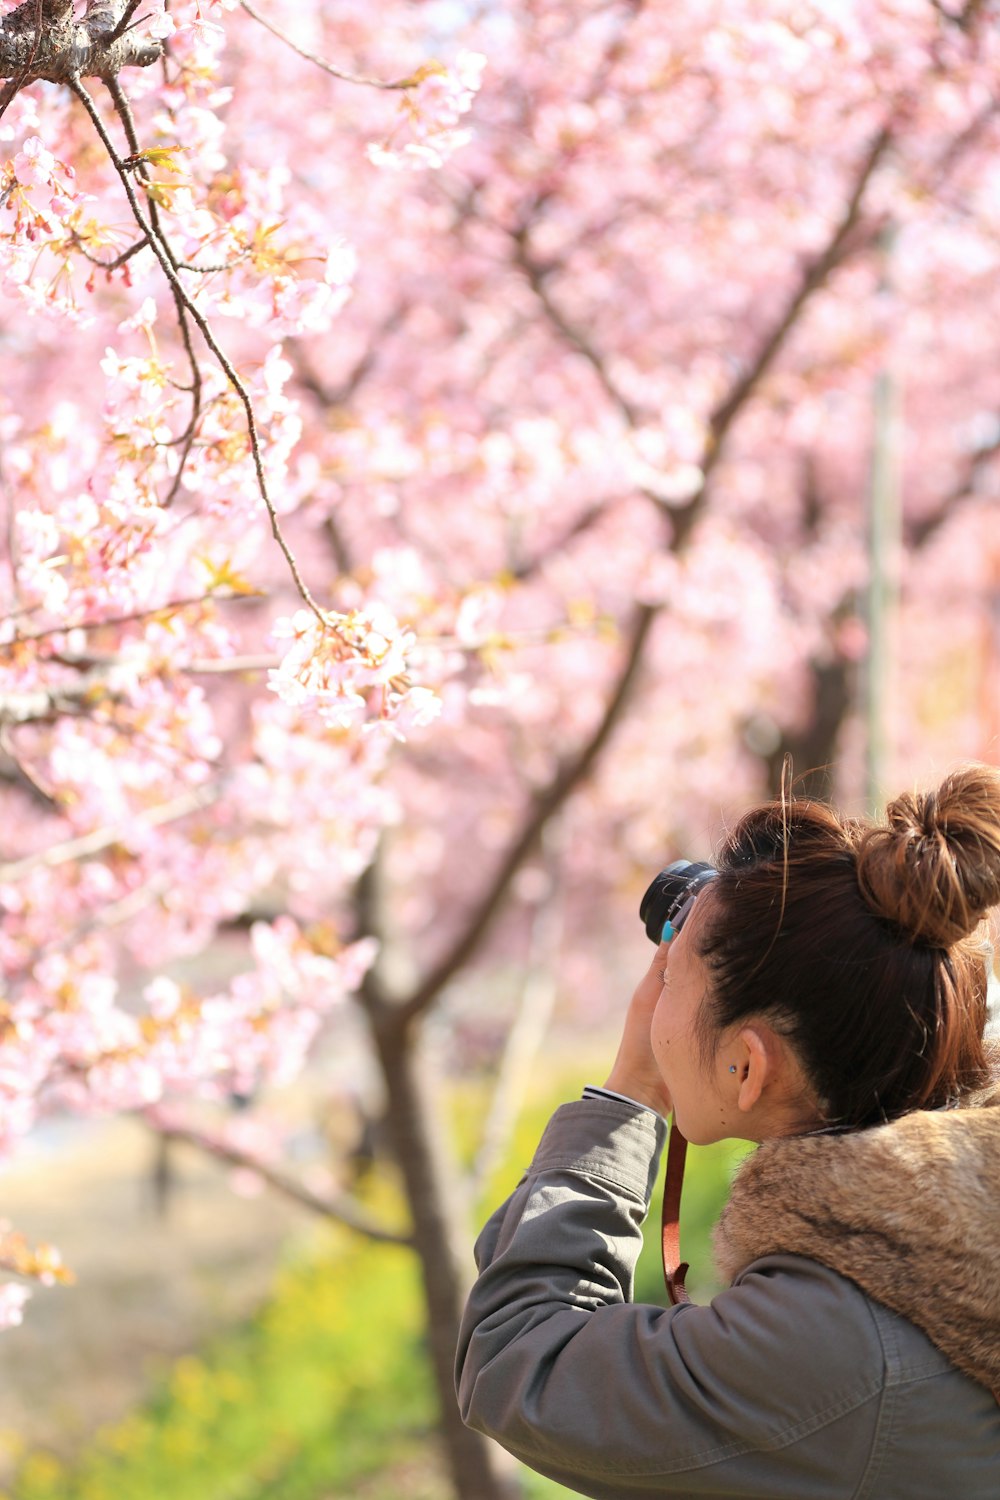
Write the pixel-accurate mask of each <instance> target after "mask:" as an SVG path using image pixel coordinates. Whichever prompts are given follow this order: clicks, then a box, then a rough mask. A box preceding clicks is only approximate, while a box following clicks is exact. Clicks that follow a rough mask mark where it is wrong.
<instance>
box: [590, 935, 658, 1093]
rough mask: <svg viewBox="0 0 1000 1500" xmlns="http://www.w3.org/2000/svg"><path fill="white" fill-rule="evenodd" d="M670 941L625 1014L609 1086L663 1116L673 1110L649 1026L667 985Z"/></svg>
mask: <svg viewBox="0 0 1000 1500" xmlns="http://www.w3.org/2000/svg"><path fill="white" fill-rule="evenodd" d="M669 952H670V944H669V943H661V944H660V946H659V947H658V948H657V950H656V952H655V954H654V955H653V962H652V963H651V964H650V966H649V968H648V970H647V971H646V973H645V974H644V975H643V977H642V978H641V979H640V981H639V983H638V985H637V986H636V990H635V994H634V995H633V996H632V999H631V1002H630V1004H629V1008H628V1013H627V1015H626V1017H625V1030H624V1031H623V1032H622V1039H621V1043H620V1045H619V1048H618V1056H617V1057H616V1058H615V1064H614V1067H613V1068H612V1069H611V1072H610V1074H609V1076H608V1079H607V1082H606V1083H605V1088H609V1089H613V1090H614V1091H615V1093H616V1094H626V1095H627V1096H628V1098H630V1099H635V1100H636V1102H637V1103H638V1104H648V1105H649V1106H650V1108H651V1109H655V1110H657V1111H658V1112H659V1113H660V1114H661V1115H668V1114H669V1113H670V1108H671V1105H670V1095H669V1094H668V1093H667V1089H666V1085H665V1084H664V1082H663V1079H662V1078H661V1077H660V1070H659V1068H658V1067H657V1066H656V1061H655V1059H654V1057H653V1049H652V1047H651V1045H650V1041H649V1028H650V1023H651V1022H652V1019H653V1012H654V1010H655V1009H656V1002H657V1001H658V1000H659V998H660V991H661V990H662V988H663V971H664V969H665V968H666V965H667V955H668V954H669Z"/></svg>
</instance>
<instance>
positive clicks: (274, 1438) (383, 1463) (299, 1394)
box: [0, 1094, 734, 1500]
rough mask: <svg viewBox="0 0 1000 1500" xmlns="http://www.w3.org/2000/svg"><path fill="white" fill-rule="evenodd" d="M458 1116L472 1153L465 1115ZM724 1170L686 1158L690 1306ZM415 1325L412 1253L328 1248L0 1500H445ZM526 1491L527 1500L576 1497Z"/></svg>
mask: <svg viewBox="0 0 1000 1500" xmlns="http://www.w3.org/2000/svg"><path fill="white" fill-rule="evenodd" d="M559 1097H566V1095H565V1094H562V1095H559V1096H557V1097H556V1100H553V1099H552V1098H551V1097H550V1098H547V1099H545V1100H544V1101H542V1102H540V1103H538V1104H537V1105H535V1106H534V1107H532V1108H531V1109H530V1110H528V1111H526V1113H525V1117H524V1118H523V1119H522V1120H521V1122H520V1123H519V1125H518V1127H517V1131H516V1134H515V1139H514V1141H513V1142H512V1145H511V1150H510V1153H509V1160H508V1164H507V1165H506V1167H505V1168H504V1169H503V1170H502V1171H501V1172H499V1173H498V1174H497V1175H496V1179H495V1181H494V1182H493V1183H491V1185H490V1188H489V1191H488V1194H487V1197H488V1200H489V1206H492V1205H493V1204H494V1203H496V1202H497V1201H498V1200H499V1199H500V1197H502V1196H503V1195H504V1194H505V1193H507V1192H509V1191H510V1190H511V1188H512V1187H513V1186H514V1184H515V1183H516V1181H517V1179H518V1176H519V1175H520V1172H521V1170H522V1169H523V1166H524V1165H525V1164H526V1163H527V1161H528V1160H529V1159H530V1157H531V1154H532V1152H533V1150H534V1146H535V1143H536V1141H537V1139H538V1135H539V1133H540V1131H541V1127H542V1125H543V1124H544V1121H545V1118H546V1116H547V1114H548V1112H549V1107H550V1105H551V1104H552V1103H553V1102H557V1100H558V1098H559ZM456 1109H457V1113H458V1117H459V1120H460V1121H461V1122H462V1123H460V1124H459V1126H458V1133H459V1136H460V1138H464V1139H466V1140H468V1139H469V1138H470V1136H471V1126H470V1124H469V1121H470V1118H471V1115H472V1113H473V1109H474V1106H473V1105H472V1104H471V1103H470V1102H469V1101H468V1100H467V1099H466V1100H462V1099H459V1100H458V1101H457V1103H456ZM733 1160H734V1154H733V1151H732V1150H731V1149H728V1148H720V1147H715V1148H711V1149H709V1150H706V1151H696V1152H692V1154H691V1165H690V1167H689V1171H688V1179H687V1184H686V1189H685V1203H684V1218H683V1224H682V1234H683V1238H684V1246H685V1254H686V1255H687V1256H688V1257H689V1259H690V1260H691V1261H692V1264H693V1266H694V1267H695V1269H694V1271H693V1272H692V1275H691V1277H690V1284H691V1287H692V1291H693V1293H694V1295H695V1297H696V1298H697V1297H699V1296H700V1297H701V1298H702V1299H706V1298H707V1296H708V1295H710V1294H711V1290H712V1288H711V1285H710V1282H709V1281H708V1279H707V1273H706V1268H707V1267H708V1265H709V1263H710V1262H709V1234H710V1228H711V1224H712V1221H713V1220H714V1218H715V1217H716V1215H717V1213H718V1209H719V1206H720V1204H721V1201H722V1199H723V1197H724V1195H725V1191H726V1185H727V1183H728V1179H729V1174H730V1171H731V1167H732V1163H733ZM648 1228H649V1234H648V1236H647V1244H646V1248H645V1249H644V1251H643V1255H642V1258H641V1260H640V1265H639V1272H638V1277H637V1296H638V1298H639V1299H640V1300H645V1301H662V1300H663V1282H662V1275H661V1272H660V1267H659V1244H658V1216H657V1214H656V1212H655V1211H654V1212H653V1213H651V1214H650V1220H649V1226H648ZM422 1319H423V1314H422V1308H421V1302H420V1288H419V1275H418V1268H417V1266H416V1263H415V1261H414V1260H413V1258H412V1256H411V1255H410V1254H409V1253H408V1252H407V1251H405V1250H402V1249H399V1248H397V1247H393V1246H382V1245H372V1244H368V1243H362V1242H359V1241H358V1240H356V1239H352V1238H350V1237H348V1236H347V1234H346V1233H331V1232H324V1233H322V1234H320V1235H318V1236H317V1241H316V1244H315V1247H314V1249H313V1251H312V1253H311V1254H310V1255H309V1256H308V1257H306V1258H304V1259H300V1260H299V1261H298V1262H296V1263H295V1264H292V1265H289V1266H287V1267H285V1268H284V1269H283V1270H281V1271H280V1272H279V1273H278V1275H277V1278H276V1281H275V1285H274V1289H273V1292H272V1295H271V1297H270V1298H269V1300H268V1302H267V1304H266V1306H265V1307H264V1308H263V1309H262V1310H261V1312H260V1313H259V1314H258V1316H257V1317H256V1318H254V1319H253V1320H252V1321H251V1322H250V1323H249V1324H248V1325H247V1326H245V1327H244V1328H242V1329H240V1330H238V1331H237V1332H235V1333H231V1334H227V1335H225V1336H223V1337H221V1338H219V1339H217V1340H216V1341H214V1342H213V1343H212V1344H211V1345H210V1346H208V1347H207V1348H206V1349H205V1350H204V1351H203V1352H201V1353H199V1354H197V1355H194V1356H189V1357H187V1358H184V1359H181V1360H179V1361H177V1362H176V1363H175V1364H174V1365H173V1366H172V1368H171V1370H170V1372H169V1374H168V1376H167V1377H166V1379H165V1380H164V1382H163V1384H162V1387H161V1389H160V1390H159V1392H158V1393H157V1395H156V1396H155V1397H154V1398H153V1399H152V1400H150V1401H149V1402H147V1403H146V1404H145V1405H143V1406H141V1407H139V1408H137V1409H136V1410H135V1411H134V1412H133V1413H131V1414H130V1415H129V1416H127V1417H126V1418H125V1419H124V1420H122V1421H120V1422H118V1423H115V1424H114V1425H112V1426H109V1427H108V1428H106V1429H105V1430H104V1431H102V1432H101V1433H99V1434H98V1435H97V1436H96V1437H95V1439H94V1440H93V1441H92V1442H91V1444H90V1445H89V1446H88V1448H87V1449H86V1450H85V1451H84V1452H83V1453H82V1454H81V1455H80V1457H79V1459H78V1460H77V1461H76V1462H75V1463H73V1464H72V1465H68V1466H67V1465H64V1464H61V1463H59V1462H57V1461H56V1460H55V1459H54V1458H52V1457H51V1456H50V1455H48V1454H47V1453H44V1452H36V1453H33V1454H30V1455H29V1456H28V1457H27V1458H26V1459H25V1461H24V1463H23V1464H22V1466H21V1469H20V1471H19V1473H18V1476H17V1478H16V1480H15V1482H14V1484H13V1486H12V1488H11V1489H10V1491H9V1493H8V1495H6V1496H0V1500H165V1497H182V1500H333V1497H337V1500H343V1497H348V1496H355V1495H356V1496H363V1497H364V1500H395V1497H396V1496H398V1495H399V1494H400V1493H401V1490H400V1485H402V1487H403V1491H405V1493H406V1494H407V1495H408V1497H410V1496H412V1497H413V1500H443V1496H444V1493H445V1491H444V1488H443V1482H442V1481H441V1480H440V1479H439V1478H438V1477H437V1475H438V1474H439V1470H438V1468H437V1466H436V1462H435V1460H434V1458H433V1457H432V1456H431V1454H432V1449H433V1444H432V1442H431V1434H432V1433H433V1429H434V1423H435V1416H436V1401H435V1396H434V1392H433V1388H432V1384H431V1379H430V1374H429V1370H428V1363H427V1358H426V1353H425V1349H424V1343H423V1336H422ZM404 1474H405V1475H406V1477H405V1479H404V1478H402V1477H401V1476H402V1475H404ZM380 1476H384V1477H383V1478H380ZM525 1482H526V1494H527V1495H528V1496H529V1497H530V1500H549V1497H554V1496H557V1495H565V1494H568V1493H569V1492H568V1491H566V1490H564V1489H563V1488H562V1487H561V1486H559V1485H554V1484H552V1483H551V1482H550V1481H547V1480H543V1479H541V1478H540V1477H538V1476H536V1475H531V1476H528V1475H527V1474H526V1479H525ZM394 1486H395V1489H394Z"/></svg>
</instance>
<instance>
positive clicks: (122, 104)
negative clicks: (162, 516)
mask: <svg viewBox="0 0 1000 1500" xmlns="http://www.w3.org/2000/svg"><path fill="white" fill-rule="evenodd" d="M106 83H107V90H108V93H109V94H110V95H111V101H112V103H113V104H114V107H115V112H116V113H117V115H118V118H119V120H120V121H121V124H122V129H123V130H124V131H125V139H126V140H127V141H128V146H129V150H130V151H131V153H132V155H133V156H135V157H137V158H138V159H139V166H138V168H137V171H138V174H139V176H140V177H141V178H142V179H143V180H144V181H146V180H148V178H149V166H148V163H147V162H145V161H144V160H143V159H142V152H141V151H140V149H139V136H138V132H137V130H136V128H135V119H134V117H133V115H132V107H131V105H130V104H129V101H128V96H127V94H126V93H125V91H124V89H123V88H122V86H121V84H120V83H119V82H118V80H117V78H109V79H107V80H106ZM119 175H120V174H119ZM149 222H150V224H151V226H152V228H153V230H154V231H155V233H156V236H157V237H158V239H159V240H160V242H161V244H162V246H163V249H164V252H165V254H166V256H167V258H168V260H169V261H170V264H171V266H172V267H173V269H174V270H175V271H176V270H177V269H178V261H177V259H176V257H175V256H174V254H173V252H172V250H171V249H170V246H169V244H168V242H167V239H166V236H165V234H164V232H163V229H162V227H161V224H160V218H159V207H158V205H157V203H156V202H155V201H154V200H153V199H152V198H151V199H150V200H149ZM144 240H145V242H146V243H148V242H149V236H144ZM179 284H180V283H179V282H178V286H179ZM178 286H175V285H173V284H171V287H170V290H171V294H172V296H173V299H174V307H175V308H176V311H177V326H178V328H179V329H180V335H181V342H182V343H183V345H184V352H185V353H186V355H187V358H188V366H189V368H190V370H191V385H190V395H191V415H190V417H189V418H188V424H187V427H186V428H185V429H184V431H183V433H181V435H180V438H179V439H178V440H177V441H178V443H179V446H180V450H181V452H180V460H179V462H178V465H177V473H176V474H175V475H174V478H173V482H172V483H171V486H170V489H169V490H168V491H167V493H166V495H165V496H164V498H163V506H164V509H167V508H169V507H170V506H171V505H172V504H173V502H174V500H175V499H176V498H177V495H178V492H179V491H180V487H181V484H182V483H183V480H184V470H185V468H186V467H187V461H188V458H189V457H190V454H191V449H192V448H193V446H194V440H195V437H196V436H197V432H198V423H199V421H200V419H201V411H202V399H201V393H202V384H203V382H202V375H201V369H200V368H199V365H198V360H197V358H196V357H195V352H194V348H193V346H192V343H191V329H190V327H189V326H188V319H187V312H186V310H185V307H184V303H183V301H182V299H181V297H180V295H179V294H178Z"/></svg>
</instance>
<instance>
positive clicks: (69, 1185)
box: [0, 1119, 316, 1484]
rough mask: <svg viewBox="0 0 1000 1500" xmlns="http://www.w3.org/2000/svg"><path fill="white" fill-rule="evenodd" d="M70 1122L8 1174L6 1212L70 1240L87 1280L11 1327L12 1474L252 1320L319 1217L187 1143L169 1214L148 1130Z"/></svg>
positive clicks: (3, 1378) (70, 1446)
mask: <svg viewBox="0 0 1000 1500" xmlns="http://www.w3.org/2000/svg"><path fill="white" fill-rule="evenodd" d="M59 1130H60V1132H61V1134H57V1137H56V1139H55V1140H51V1139H50V1140H49V1141H47V1142H46V1143H45V1145H44V1146H39V1147H37V1148H32V1150H31V1152H30V1153H26V1154H22V1155H21V1156H19V1157H18V1159H17V1162H16V1164H15V1165H12V1166H11V1167H9V1168H8V1169H7V1170H6V1171H4V1172H3V1173H2V1174H0V1218H2V1219H4V1220H7V1221H8V1222H9V1223H11V1224H12V1225H13V1226H14V1227H16V1228H17V1229H18V1230H20V1231H21V1232H22V1233H24V1234H25V1235H27V1237H28V1238H29V1239H30V1240H32V1241H33V1242H34V1243H37V1242H40V1241H48V1242H51V1243H53V1244H55V1245H57V1246H58V1247H59V1249H60V1251H61V1252H62V1255H63V1258H64V1260H65V1261H66V1262H67V1264H68V1265H70V1266H71V1267H72V1269H73V1270H74V1272H75V1273H76V1276H77V1284H76V1285H75V1286H72V1287H68V1288H63V1287H56V1288H53V1289H51V1290H45V1289H41V1288H40V1289H39V1290H38V1291H36V1292H35V1294H34V1296H33V1298H32V1300H31V1302H30V1303H29V1304H28V1306H27V1308H26V1312H25V1319H24V1323H23V1324H22V1325H21V1326H20V1327H19V1328H14V1329H11V1330H9V1331H7V1332H5V1333H2V1334H0V1393H2V1394H0V1484H3V1483H4V1482H5V1481H6V1480H7V1479H8V1478H9V1476H10V1473H11V1471H12V1469H13V1467H14V1466H15V1464H16V1463H17V1461H18V1459H19V1457H20V1456H21V1455H22V1454H23V1452H24V1451H25V1449H26V1448H34V1447H37V1446H44V1447H46V1448H49V1449H50V1450H51V1451H53V1452H55V1453H58V1454H59V1455H61V1456H68V1455H70V1454H72V1453H73V1452H74V1451H75V1450H76V1449H77V1448H78V1447H79V1446H80V1445H81V1444H82V1443H83V1442H84V1441H85V1440H86V1439H87V1438H88V1437H89V1436H91V1434H93V1433H94V1432H95V1430H96V1429H98V1428H99V1427H101V1426H102V1425H103V1424H105V1423H107V1422H109V1421H112V1420H114V1419H115V1418H117V1417H119V1416H120V1415H122V1414H123V1413H124V1412H125V1411H126V1410H128V1408H129V1407H131V1406H132V1405H133V1404H134V1403H135V1402H136V1401H137V1400H138V1399H139V1398H141V1397H142V1396H143V1395H144V1394H145V1393H146V1392H147V1391H148V1390H149V1389H150V1386H151V1385H152V1384H153V1383H154V1381H155V1379H156V1377H157V1375H158V1373H159V1372H160V1371H161V1370H162V1369H163V1368H164V1366H165V1365H166V1364H167V1363H168V1362H169V1361H170V1360H171V1359H173V1358H174V1357H175V1356H177V1355H179V1354H181V1353H184V1352H186V1351H189V1350H192V1349H194V1348H195V1347H197V1346H198V1345H199V1344H200V1343H201V1342H202V1341H203V1340H204V1339H205V1337H206V1336H207V1335H208V1334H210V1333H212V1332H213V1331H216V1330H218V1329H221V1328H223V1327H226V1326H229V1325H232V1324H234V1323H236V1322H239V1321H240V1320H241V1319H243V1318H244V1317H246V1316H247V1314H248V1313H250V1312H251V1311H252V1310H253V1309H254V1308H255V1307H256V1306H257V1305H258V1304H259V1302H260V1301H261V1299H262V1298H263V1297H264V1296H265V1294H266V1292H267V1290H268V1287H269V1285H270V1281H271V1278H272V1275H273V1272H274V1268H275V1265H276V1264H277V1262H278V1260H279V1258H280V1256H281V1254H282V1251H283V1250H285V1249H289V1248H291V1246H292V1244H293V1243H294V1242H295V1241H296V1240H299V1241H301V1240H302V1239H303V1238H304V1237H305V1236H306V1235H307V1234H308V1233H309V1232H310V1231H312V1230H313V1229H314V1227H315V1224H316V1220H315V1218H314V1217H313V1216H312V1215H310V1214H308V1213H307V1212H306V1211H305V1210H301V1209H298V1208H296V1206H295V1205H294V1204H293V1203H291V1202H289V1201H287V1200H283V1199H281V1200H279V1199H278V1198H277V1197H276V1196H275V1195H273V1194H271V1193H262V1194H260V1195H259V1196H255V1197H250V1198H247V1197H241V1196H237V1195H236V1194H235V1193H234V1192H233V1191H232V1190H231V1187H230V1178H229V1174H228V1173H227V1172H226V1170H225V1169H223V1168H221V1167H219V1166H218V1165H216V1164H215V1163H213V1162H211V1161H208V1160H206V1159H205V1158H203V1157H202V1156H201V1155H200V1154H199V1153H197V1152H196V1151H193V1150H192V1149H190V1148H187V1147H184V1146H182V1145H175V1146H173V1147H172V1148H171V1162H172V1172H173V1175H174V1177H175V1182H174V1186H173V1188H172V1191H171V1194H170V1198H169V1208H168V1212H167V1213H166V1215H163V1214H161V1213H159V1212H158V1211H157V1208H156V1195H155V1193H154V1191H153V1185H152V1164H153V1161H154V1143H153V1140H152V1138H151V1137H150V1135H149V1132H148V1131H147V1130H146V1129H145V1128H144V1127H143V1126H141V1125H140V1124H138V1123H137V1122H135V1121H132V1120H129V1119H118V1120H113V1121H106V1122H105V1121H101V1122H96V1123H95V1122H80V1121H77V1122H75V1123H73V1124H71V1125H70V1124H67V1125H66V1126H64V1127H60V1128H59Z"/></svg>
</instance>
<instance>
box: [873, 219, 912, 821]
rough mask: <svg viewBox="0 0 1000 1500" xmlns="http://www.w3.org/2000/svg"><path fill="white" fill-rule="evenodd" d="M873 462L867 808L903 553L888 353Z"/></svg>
mask: <svg viewBox="0 0 1000 1500" xmlns="http://www.w3.org/2000/svg"><path fill="white" fill-rule="evenodd" d="M882 249H883V255H884V257H885V268H884V269H883V277H882V287H881V291H882V293H883V294H884V295H885V297H886V301H887V303H888V302H889V278H888V259H889V253H890V251H891V238H890V236H889V235H887V236H886V237H885V238H884V239H883V245H882ZM872 428H873V432H872V463H871V483H870V489H869V508H868V596H867V616H868V660H867V671H866V673H865V720H866V731H867V733H866V737H865V739H866V757H865V759H866V764H865V793H866V801H867V803H868V806H869V808H870V809H872V810H874V809H876V808H878V807H880V806H881V804H882V802H883V800H884V796H885V791H886V787H887V783H888V780H889V777H890V774H891V770H892V743H893V736H892V721H893V710H894V707H895V704H894V692H893V688H894V677H895V672H894V667H895V661H894V657H895V651H894V646H895V640H894V637H895V630H894V625H895V620H896V615H897V611H898V605H899V565H900V555H901V552H902V530H903V528H902V505H901V498H900V488H901V486H900V463H899V460H900V432H901V402H900V382H899V378H898V376H897V374H896V372H895V371H894V370H893V368H892V365H891V361H890V358H889V357H888V356H887V358H886V362H885V364H884V366H883V368H882V369H881V370H880V371H879V373H878V375H877V376H876V377H875V389H874V394H873V410H872Z"/></svg>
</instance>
